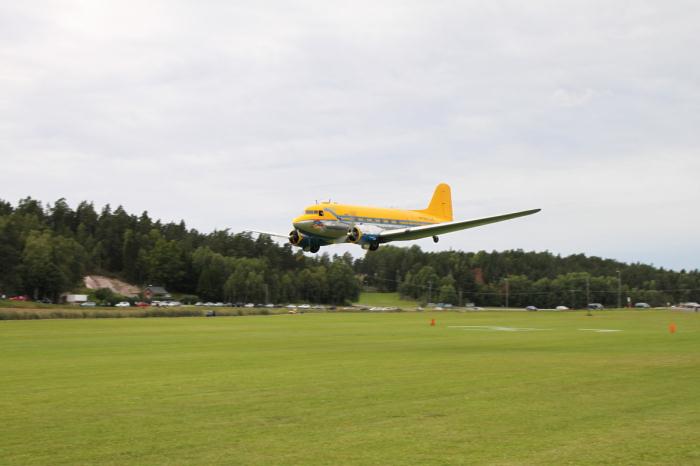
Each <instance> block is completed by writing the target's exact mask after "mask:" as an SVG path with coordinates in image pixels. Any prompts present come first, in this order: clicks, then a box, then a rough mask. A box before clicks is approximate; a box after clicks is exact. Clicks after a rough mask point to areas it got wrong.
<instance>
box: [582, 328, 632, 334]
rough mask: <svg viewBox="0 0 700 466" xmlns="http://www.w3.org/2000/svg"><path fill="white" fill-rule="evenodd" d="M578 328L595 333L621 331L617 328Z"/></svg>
mask: <svg viewBox="0 0 700 466" xmlns="http://www.w3.org/2000/svg"><path fill="white" fill-rule="evenodd" d="M579 330H583V331H584V332H585V331H588V332H596V333H610V332H622V330H617V329H614V328H580V329H579Z"/></svg>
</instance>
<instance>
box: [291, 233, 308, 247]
mask: <svg viewBox="0 0 700 466" xmlns="http://www.w3.org/2000/svg"><path fill="white" fill-rule="evenodd" d="M303 240H304V236H303V235H302V234H301V233H299V230H292V231H290V232H289V242H290V243H291V244H292V245H293V246H301V242H302V241H303Z"/></svg>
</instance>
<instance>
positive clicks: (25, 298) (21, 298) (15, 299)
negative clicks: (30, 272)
mask: <svg viewBox="0 0 700 466" xmlns="http://www.w3.org/2000/svg"><path fill="white" fill-rule="evenodd" d="M10 301H29V296H27V295H22V296H13V297H11V298H10Z"/></svg>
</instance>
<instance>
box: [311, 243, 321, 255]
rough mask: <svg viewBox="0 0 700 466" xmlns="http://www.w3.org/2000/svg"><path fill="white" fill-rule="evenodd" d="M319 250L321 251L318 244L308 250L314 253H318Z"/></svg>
mask: <svg viewBox="0 0 700 466" xmlns="http://www.w3.org/2000/svg"><path fill="white" fill-rule="evenodd" d="M319 249H321V246H319V245H318V244H312V245H311V247H310V248H309V251H311V252H313V253H316V252H318V251H319Z"/></svg>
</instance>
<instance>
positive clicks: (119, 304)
mask: <svg viewBox="0 0 700 466" xmlns="http://www.w3.org/2000/svg"><path fill="white" fill-rule="evenodd" d="M114 307H131V304H130V303H129V301H120V302H118V303H117V304H115V305H114Z"/></svg>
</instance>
